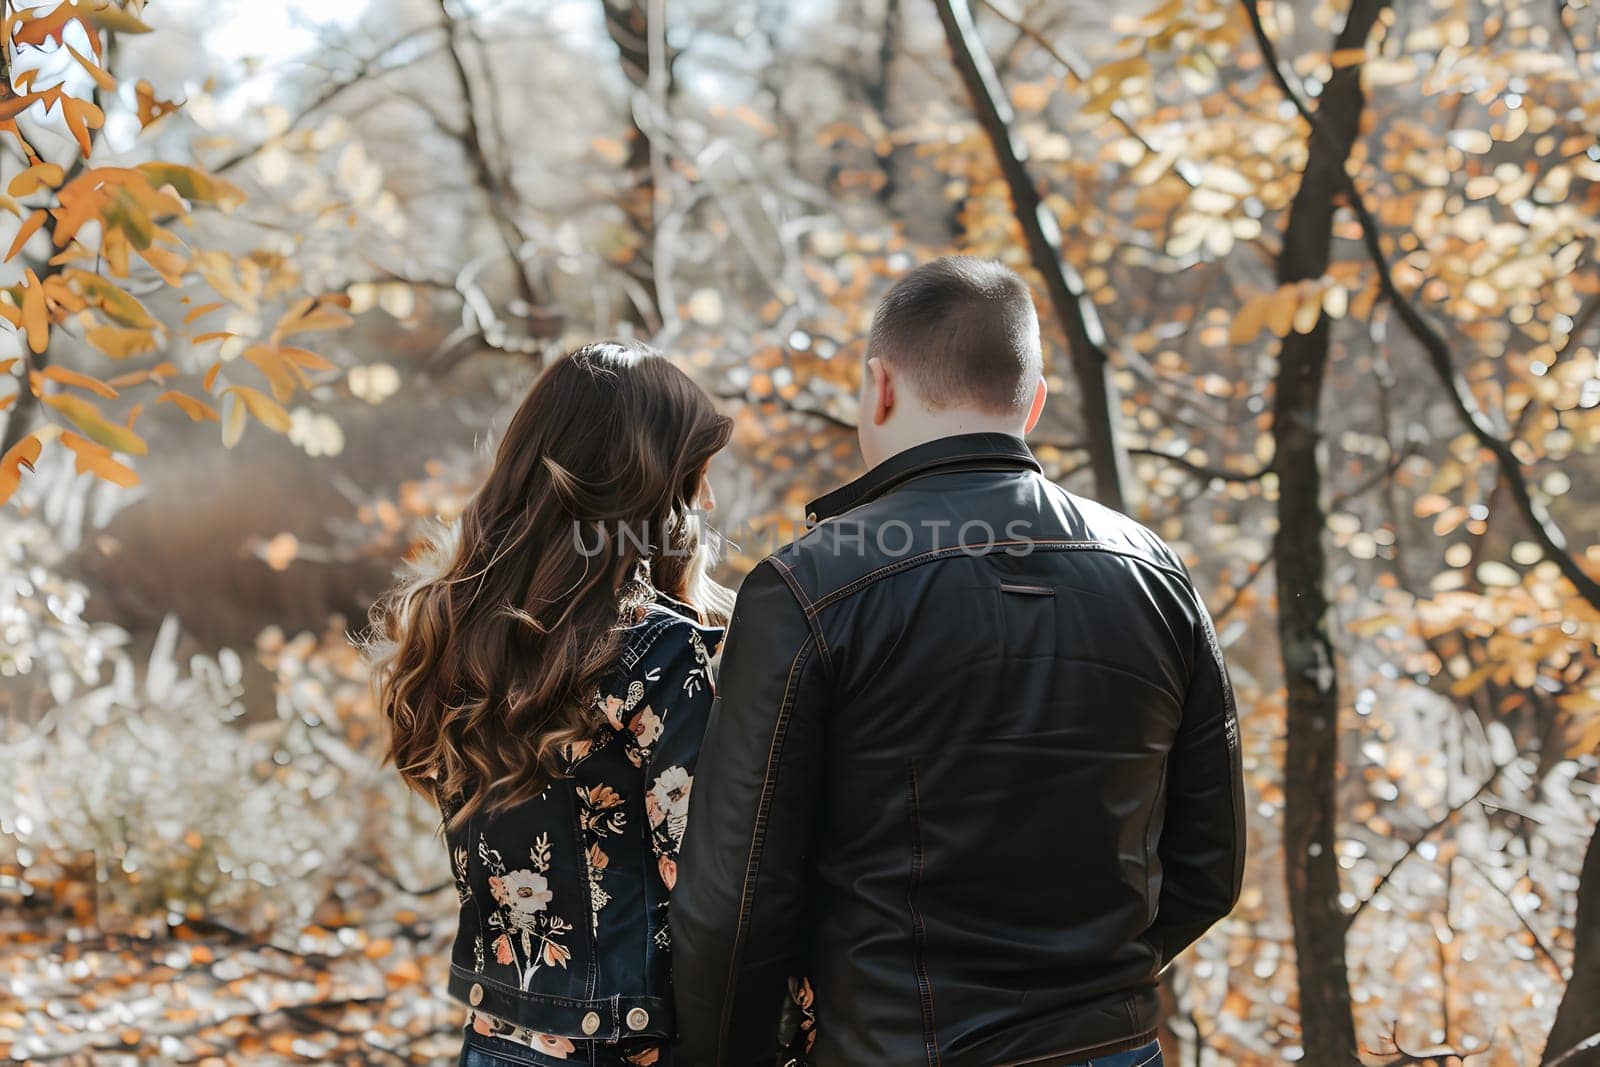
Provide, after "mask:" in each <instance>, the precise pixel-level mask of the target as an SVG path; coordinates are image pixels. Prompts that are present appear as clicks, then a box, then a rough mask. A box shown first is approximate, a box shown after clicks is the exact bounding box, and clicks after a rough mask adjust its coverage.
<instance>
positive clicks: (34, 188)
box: [6, 163, 67, 197]
mask: <svg viewBox="0 0 1600 1067" xmlns="http://www.w3.org/2000/svg"><path fill="white" fill-rule="evenodd" d="M66 176H67V174H66V171H64V170H62V169H61V166H60V165H59V164H56V163H35V164H33V166H31V167H28V168H27V169H26V170H23V171H21V172H19V173H18V174H17V176H16V177H15V178H12V179H11V184H10V185H7V186H6V192H8V193H10V194H11V195H12V196H17V197H22V196H28V195H30V194H33V193H36V192H38V191H39V190H40V189H54V188H55V187H56V186H58V185H60V184H61V183H62V181H64V180H65V179H66Z"/></svg>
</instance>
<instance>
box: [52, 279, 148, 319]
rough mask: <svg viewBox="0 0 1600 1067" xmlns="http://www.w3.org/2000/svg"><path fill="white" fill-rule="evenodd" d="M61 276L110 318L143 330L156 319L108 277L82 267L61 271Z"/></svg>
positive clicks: (90, 304) (88, 301) (89, 302)
mask: <svg viewBox="0 0 1600 1067" xmlns="http://www.w3.org/2000/svg"><path fill="white" fill-rule="evenodd" d="M63 276H64V277H65V278H66V280H67V282H68V284H69V285H71V286H72V288H73V289H74V290H75V291H76V292H78V293H79V294H80V295H82V296H83V298H84V300H85V301H86V302H87V303H88V304H89V306H90V307H97V308H99V309H100V310H101V311H103V312H105V313H106V315H107V316H108V317H110V318H111V319H112V320H113V321H115V322H119V323H121V324H122V325H124V326H135V327H138V328H139V329H143V330H154V329H155V328H156V325H157V323H156V320H155V319H154V318H152V317H151V316H150V313H149V312H148V311H146V310H145V309H144V305H143V304H141V303H139V301H137V300H135V299H134V298H133V297H132V296H130V295H129V294H128V293H127V292H126V291H125V290H124V289H123V288H122V287H121V286H120V285H118V284H116V283H115V282H113V281H111V280H110V279H109V278H103V277H101V276H100V275H98V274H95V273H93V272H92V271H86V270H68V271H64V272H63Z"/></svg>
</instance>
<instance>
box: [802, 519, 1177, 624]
mask: <svg viewBox="0 0 1600 1067" xmlns="http://www.w3.org/2000/svg"><path fill="white" fill-rule="evenodd" d="M1016 545H1033V546H1034V547H1035V548H1037V549H1040V550H1042V551H1045V552H1066V551H1085V552H1108V553H1110V554H1112V555H1116V556H1122V557H1124V558H1127V559H1131V560H1133V561H1134V562H1136V563H1143V564H1145V565H1146V566H1148V567H1153V568H1155V569H1156V570H1159V571H1164V572H1166V573H1168V574H1171V575H1173V576H1175V577H1180V578H1181V577H1182V574H1181V573H1180V572H1179V571H1178V570H1176V569H1175V568H1173V567H1169V566H1167V565H1166V564H1164V563H1160V562H1158V561H1156V560H1153V559H1149V558H1147V557H1145V556H1142V555H1140V554H1138V553H1137V552H1133V551H1130V550H1128V549H1124V548H1118V547H1117V546H1115V545H1111V544H1107V543H1106V542H1104V541H1081V540H1077V539H1070V538H1058V539H1052V540H1046V539H1041V538H1035V539H1032V540H1009V541H990V542H988V543H987V544H985V545H983V546H981V547H982V548H983V549H984V551H983V552H982V553H981V554H982V555H988V554H989V552H990V550H993V549H998V548H1010V547H1013V546H1016ZM973 547H974V546H972V545H951V546H949V547H946V548H934V549H929V550H928V551H926V552H923V553H920V554H918V555H915V556H908V557H907V558H905V559H901V560H896V561H895V562H893V563H886V564H884V565H883V566H882V567H879V568H877V569H876V570H872V571H868V572H867V573H866V574H864V575H862V576H861V577H859V578H856V579H855V580H853V581H851V582H850V583H849V584H847V585H843V586H841V587H839V588H838V589H835V590H834V591H833V592H831V593H828V594H827V595H826V596H823V597H820V598H818V599H817V600H816V601H814V602H813V603H811V605H810V607H809V608H808V610H810V611H812V612H816V613H819V614H820V613H821V611H822V610H823V609H824V608H827V607H831V606H832V605H833V604H835V603H837V602H838V601H840V600H843V599H844V598H845V597H848V596H850V595H851V594H852V593H855V592H857V591H859V590H860V589H863V588H865V587H866V586H868V585H871V584H872V583H874V582H876V581H879V580H881V579H883V578H887V577H889V576H890V575H891V574H895V573H898V572H900V571H903V570H906V569H908V568H911V567H915V566H918V565H920V564H923V563H929V562H932V561H933V560H936V559H941V558H943V557H945V556H951V555H955V554H956V553H958V552H960V553H968V554H970V553H971V550H972V548H973Z"/></svg>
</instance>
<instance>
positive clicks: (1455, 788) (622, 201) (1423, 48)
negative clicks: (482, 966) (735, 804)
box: [0, 0, 1600, 1067]
mask: <svg viewBox="0 0 1600 1067" xmlns="http://www.w3.org/2000/svg"><path fill="white" fill-rule="evenodd" d="M4 14H5V20H6V21H5V52H4V61H5V64H6V75H7V77H6V78H5V79H0V82H3V88H0V184H3V186H4V188H5V192H6V195H5V197H4V198H3V199H0V207H3V208H5V209H6V211H7V212H9V214H0V237H3V238H4V240H5V241H6V242H7V243H11V242H12V239H13V237H14V238H15V242H14V243H13V244H12V247H11V249H10V258H9V259H8V260H7V262H6V263H5V265H4V267H3V268H0V271H3V272H4V273H3V274H0V284H3V285H4V286H8V287H9V288H8V289H6V290H5V291H4V292H3V293H0V317H3V318H4V319H5V320H7V322H8V323H9V324H10V325H9V328H8V327H7V326H6V325H4V324H0V366H3V369H4V372H5V382H4V383H3V384H0V420H3V425H4V440H3V451H4V460H3V462H0V494H3V495H5V496H6V497H8V500H7V502H6V503H5V504H4V506H3V508H0V742H3V749H0V1058H3V1057H4V1056H7V1055H9V1056H10V1057H11V1058H12V1059H13V1060H18V1061H31V1062H41V1063H44V1062H58V1063H78V1062H93V1063H108V1064H111V1063H124V1062H126V1063H133V1062H140V1063H144V1062H196V1061H199V1062H212V1063H216V1062H232V1063H294V1062H314V1063H334V1062H342V1063H365V1062H391V1061H399V1062H405V1063H445V1062H449V1061H450V1058H451V1057H452V1056H453V1055H454V1052H455V1049H456V1044H457V1037H456V1035H457V1033H458V1028H459V1025H460V1013H459V1010H458V1009H457V1008H456V1007H455V1006H453V1005H451V1004H450V1003H448V1002H447V1001H446V1000H445V999H444V998H443V997H442V995H441V992H440V991H441V990H442V988H443V982H444V970H445V958H444V956H445V952H446V950H447V946H448V939H449V937H450V936H451V933H452V927H451V923H452V918H451V914H452V909H453V906H454V899H453V895H452V894H451V893H450V891H449V877H448V872H447V870H446V866H445V863H444V856H443V852H442V848H441V846H440V844H439V842H438V839H437V838H436V836H435V835H434V823H435V820H434V818H433V816H432V813H430V812H429V811H427V810H425V809H424V808H423V807H422V806H421V805H420V804H419V803H417V802H415V801H414V800H412V799H410V798H408V796H407V795H406V793H405V791H404V790H403V789H402V788H401V787H400V785H399V783H398V780H397V779H396V777H395V776H394V775H393V774H392V773H390V772H388V771H386V770H385V769H384V768H382V767H381V766H380V764H379V756H380V751H381V742H382V725H381V723H380V722H379V721H378V719H377V717H376V716H375V714H374V709H373V705H372V702H371V698H370V695H369V693H368V690H367V677H366V671H365V668H364V666H363V662H362V660H361V657H360V655H359V653H358V651H357V650H356V648H355V647H354V646H353V644H352V637H353V636H356V635H359V633H360V632H361V630H362V628H363V626H364V616H365V613H366V610H367V607H368V605H369V604H370V603H371V602H372V600H373V599H374V598H375V597H376V596H377V595H378V594H379V593H380V592H381V591H382V590H383V589H384V588H385V586H386V585H387V584H388V582H389V581H390V576H391V575H392V573H393V572H394V569H395V568H396V566H397V565H398V564H399V563H400V562H401V560H402V559H403V558H404V557H405V556H406V555H407V553H408V552H410V551H412V550H413V549H414V548H415V547H416V546H417V544H418V543H419V540H420V539H421V538H423V537H425V536H426V533H427V530H428V528H429V524H430V523H432V522H433V521H434V520H435V519H436V518H443V519H445V520H448V519H449V518H450V517H451V516H453V515H455V514H456V513H457V512H458V511H459V509H460V508H461V506H462V504H463V502H464V501H465V500H466V499H467V498H468V496H469V495H470V493H471V492H472V489H473V486H474V484H475V481H476V479H477V478H479V477H480V476H481V474H482V472H483V470H484V468H485V462H486V457H487V448H488V447H489V446H490V445H491V444H492V443H493V442H494V440H495V439H496V435H497V432H498V429H499V428H500V427H501V426H503V424H504V420H505V417H506V416H507V415H508V413H509V410H510V408H511V407H512V406H514V404H515V402H516V400H517V399H518V398H519V397H520V395H521V394H522V392H523V391H524V390H525V388H526V387H527V385H528V383H529V382H530V381H531V379H532V378H533V376H534V375H535V374H537V373H538V370H539V368H540V366H541V364H542V363H543V362H545V361H546V360H548V359H550V358H552V356H554V355H555V354H558V353H560V352H562V351H564V350H566V349H567V348H569V347H572V346H574V345H575V344H577V343H580V342H581V341H584V340H587V339H591V338H594V337H596V336H607V335H619V334H623V335H634V336H643V337H648V338H650V339H652V340H653V341H654V342H655V343H656V344H657V345H659V346H660V347H662V348H663V349H665V350H666V351H668V352H669V353H671V354H672V356H673V357H674V358H675V359H677V360H678V361H680V363H681V365H682V366H684V367H685V368H686V369H688V370H689V371H690V372H691V373H692V374H693V375H694V376H695V377H696V378H697V379H698V380H699V381H700V382H702V383H703V384H704V385H705V386H706V388H707V389H709V390H710V391H712V392H713V393H714V394H715V395H717V396H718V397H719V398H720V402H721V403H722V404H724V405H725V407H726V410H727V411H729V413H730V414H732V415H733V416H734V418H735V420H736V426H737V431H736V434H735V439H734V443H733V446H732V447H731V448H730V449H729V451H728V452H727V454H726V455H725V456H724V457H722V458H721V459H720V460H719V461H718V463H717V466H716V468H715V472H714V473H715V478H716V481H717V490H718V497H719V500H720V508H719V517H720V520H721V522H722V524H723V526H724V528H725V529H726V530H727V531H728V532H729V533H730V535H731V536H733V538H734V540H735V541H736V542H737V544H736V545H735V547H734V549H733V550H732V551H731V553H730V555H729V557H728V559H727V560H726V561H725V565H724V566H725V572H726V573H725V577H727V578H728V579H729V580H736V579H737V577H738V576H739V575H740V574H741V573H742V572H743V571H744V570H745V569H747V568H748V567H749V566H750V565H751V564H752V563H753V562H754V561H755V560H756V559H759V558H760V556H761V554H762V553H763V552H764V551H765V550H766V549H767V548H770V547H771V546H772V545H773V544H775V543H780V542H781V541H782V540H784V539H785V538H787V537H788V536H790V535H791V534H792V533H793V531H794V529H795V526H796V523H798V522H799V520H800V517H801V511H802V505H803V503H804V501H805V500H806V499H808V498H809V497H810V496H812V495H815V494H816V493H817V492H819V491H821V490H823V489H825V488H828V487H831V486H832V485H834V484H836V483H837V482H839V481H841V480H843V479H846V478H849V477H852V476H854V475H855V474H857V473H859V467H860V463H859V459H858V457H857V454H856V451H855V447H854V439H853V432H852V427H853V423H854V419H855V418H856V410H855V402H854V393H855V388H856V384H857V381H858V373H859V359H860V356H861V352H862V347H863V343H864V333H865V329H866V326H867V324H868V321H869V318H870V314H871V309H872V306H873V304H874V302H875V300H876V299H877V297H878V296H879V295H880V294H881V293H882V292H883V290H884V289H885V288H886V286H887V285H888V284H889V282H890V280H891V279H892V278H893V277H894V276H895V275H897V274H898V273H900V272H902V271H904V270H905V269H907V268H909V267H910V266H912V265H914V264H916V263H918V262H920V261H923V260H925V259H927V258H930V257H932V256H935V255H940V254H944V253H947V252H952V251H959V252H967V253H974V254H979V255H985V256H995V257H998V258H1000V259H1002V260H1004V261H1006V262H1007V263H1009V264H1011V265H1013V266H1014V267H1016V268H1017V269H1018V270H1020V271H1022V272H1023V273H1024V274H1025V275H1026V276H1027V277H1028V279H1029V280H1030V282H1031V283H1032V284H1033V285H1034V287H1035V292H1036V297H1037V300H1038V303H1039V307H1040V311H1041V320H1042V322H1043V326H1044V331H1045V335H1046V347H1047V360H1048V373H1049V377H1050V385H1051V402H1050V406H1049V409H1048V411H1047V413H1046V416H1045V419H1044V421H1043V423H1042V425H1041V427H1040V429H1039V431H1038V433H1037V434H1036V435H1035V439H1034V445H1035V448H1036V451H1037V453H1038V455H1039V457H1040V458H1041V460H1042V461H1043V462H1044V464H1045V465H1046V467H1047V469H1048V472H1049V473H1050V474H1051V475H1052V476H1053V477H1055V478H1058V479H1060V480H1061V481H1062V482H1063V483H1064V484H1066V485H1067V486H1069V487H1070V488H1072V489H1074V490H1076V491H1079V492H1084V493H1088V494H1093V495H1096V496H1098V497H1100V498H1101V499H1105V500H1111V501H1120V502H1121V504H1122V506H1123V507H1125V508H1126V509H1127V510H1128V511H1130V512H1131V513H1132V514H1133V515H1135V516H1136V517H1138V518H1140V519H1141V520H1142V521H1144V522H1146V523H1148V524H1150V525H1151V526H1152V527H1153V528H1154V529H1155V530H1157V531H1158V532H1159V533H1160V534H1162V535H1163V536H1164V537H1166V538H1168V539H1169V540H1170V541H1171V542H1172V543H1173V544H1174V545H1175V546H1176V547H1177V548H1178V549H1179V551H1180V552H1181V553H1182V554H1183V556H1184V557H1185V559H1186V560H1187V561H1188V563H1189V566H1190V568H1191V570H1192V571H1193V572H1194V574H1195V577H1196V580H1197V582H1198V584H1199V586H1200V588H1201V590H1202V591H1203V593H1204V595H1205V597H1206V599H1207V601H1208V603H1209V604H1210V606H1211V609H1212V611H1213V613H1214V615H1215V616H1216V619H1217V622H1218V627H1219V630H1220V632H1221V637H1222V641H1223V644H1224V645H1225V646H1226V654H1227V657H1228V659H1229V662H1230V665H1231V668H1232V672H1233V678H1234V681H1235V684H1236V686H1237V688H1238V692H1239V697H1240V708H1241V714H1242V735H1243V751H1244V765H1245V768H1246V771H1247V774H1248V778H1249V785H1248V799H1249V806H1250V849H1251V861H1250V869H1249V875H1248V879H1247V884H1246V888H1245V893H1244V898H1243V900H1242V902H1241V904H1240V906H1239V908H1238V910H1237V913H1236V914H1235V915H1234V916H1233V917H1232V918H1230V919H1229V920H1228V921H1227V922H1225V923H1224V924H1222V925H1221V926H1219V927H1218V928H1217V929H1216V930H1215V931H1213V933H1212V934H1211V935H1210V936H1209V937H1207V938H1206V939H1205V940H1204V941H1203V942H1202V943H1201V944H1199V945H1198V946H1196V947H1195V948H1194V949H1193V950H1192V951H1191V952H1189V953H1188V954H1186V956H1185V957H1184V958H1183V959H1182V960H1180V961H1179V962H1178V964H1177V965H1176V966H1175V967H1174V968H1173V969H1172V970H1171V971H1170V972H1169V974H1168V976H1167V979H1166V982H1165V985H1164V996H1165V1000H1166V1004H1167V1007H1168V1015H1167V1018H1166V1020H1165V1023H1164V1025H1163V1035H1162V1036H1163V1042H1164V1043H1165V1045H1166V1047H1167V1049H1168V1054H1169V1056H1172V1057H1174V1060H1173V1062H1176V1063H1180V1064H1185V1065H1188V1064H1195V1065H1213V1064H1250V1065H1256V1064H1260V1065H1267V1064H1280V1063H1285V1062H1305V1063H1315V1064H1323V1063H1326V1064H1349V1063H1351V1062H1355V1061H1357V1060H1359V1061H1362V1062H1366V1063H1435V1064H1457V1063H1462V1062H1468V1063H1471V1064H1474V1065H1479V1064H1482V1065H1497V1067H1498V1065H1520V1064H1536V1063H1541V1062H1542V1063H1546V1064H1554V1063H1558V1062H1559V1063H1566V1064H1580V1063H1595V1062H1600V1052H1596V1051H1595V1049H1594V1047H1593V1045H1592V1044H1591V1045H1589V1046H1587V1047H1585V1042H1586V1040H1588V1039H1589V1035H1591V1034H1594V1033H1595V1032H1597V1031H1600V850H1594V849H1591V848H1589V841H1590V838H1591V836H1592V834H1593V829H1594V824H1595V818H1596V811H1597V799H1600V765H1597V764H1600V761H1597V752H1600V676H1597V674H1596V666H1597V656H1600V652H1597V641H1600V546H1597V545H1596V543H1595V541H1596V537H1595V531H1596V529H1597V528H1600V489H1597V487H1600V478H1597V475H1600V460H1597V449H1600V358H1597V352H1600V319H1597V312H1600V268H1597V266H1596V264H1595V250H1596V239H1597V236H1600V39H1597V23H1600V10H1597V8H1596V6H1595V5H1594V3H1593V2H1592V0H1587V2H1586V0H1554V2H1552V0H1526V2H1525V0H1403V2H1399V3H1389V2H1387V0H1328V2H1320V0H1317V2H1314V0H1304V2H1301V0H1296V2H1286V0H1260V2H1259V3H1254V2H1250V0H1245V2H1233V0H1159V2H1151V0H1130V2H1128V3H1124V4H1116V5H1105V4H1100V3H1093V2H1090V0H974V2H973V3H971V5H970V6H969V4H967V3H965V2H951V0H861V2H844V0H837V2H836V0H803V2H801V0H738V2H733V0H320V2H311V0H275V2H271V3H262V2H259V0H151V2H149V3H148V4H146V3H143V2H141V0H119V2H118V3H113V4H109V5H107V4H106V2H105V0H78V2H77V3H61V2H60V0H25V2H24V0H11V2H9V3H6V4H5V12H4ZM30 72H31V73H30ZM86 153H87V158H85V156H86ZM156 161H162V164H161V165H155V164H156ZM52 168H55V169H52ZM1111 710H1112V709H1108V713H1110V712H1111ZM1586 856H1587V857H1588V860H1587V863H1586V862H1585V857H1586ZM1006 876H1008V877H1014V878H1017V879H1022V880H1026V878H1027V877H1028V872H1026V871H1015V872H1007V874H1006ZM820 1007H821V1019H822V1023H821V1024H822V1025H824V1026H825V1025H826V1018H827V1014H826V1013H827V1008H826V1004H825V1003H823V1004H822V1005H821V1006H820Z"/></svg>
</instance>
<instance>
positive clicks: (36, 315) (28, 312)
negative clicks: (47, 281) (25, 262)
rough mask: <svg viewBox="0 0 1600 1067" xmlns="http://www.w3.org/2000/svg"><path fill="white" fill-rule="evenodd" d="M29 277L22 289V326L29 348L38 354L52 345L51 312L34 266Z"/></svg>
mask: <svg viewBox="0 0 1600 1067" xmlns="http://www.w3.org/2000/svg"><path fill="white" fill-rule="evenodd" d="M27 278H28V280H27V284H26V285H25V286H24V287H23V290H22V328H23V330H25V331H26V332H27V334H28V348H29V349H30V350H32V352H33V354H34V355H38V354H39V353H41V352H43V351H44V350H45V349H46V348H48V347H49V346H50V312H49V309H48V308H46V307H45V302H44V287H43V286H42V285H41V284H40V283H39V276H38V275H37V274H35V273H33V268H32V267H30V268H28V273H27Z"/></svg>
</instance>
